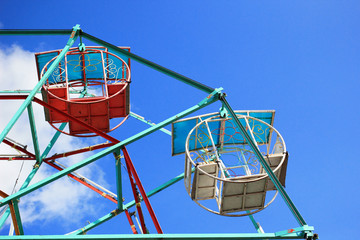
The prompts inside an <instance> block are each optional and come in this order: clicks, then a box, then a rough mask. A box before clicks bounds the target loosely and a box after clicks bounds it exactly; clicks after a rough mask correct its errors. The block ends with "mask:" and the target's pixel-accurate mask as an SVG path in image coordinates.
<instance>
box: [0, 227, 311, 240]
mask: <svg viewBox="0 0 360 240" xmlns="http://www.w3.org/2000/svg"><path fill="white" fill-rule="evenodd" d="M313 229H314V228H313V227H309V226H307V227H305V226H304V227H303V228H302V230H299V229H289V230H285V231H282V233H283V234H279V233H230V234H229V233H225V234H224V233H212V234H211V233H210V234H94V235H85V234H83V235H25V236H0V240H70V239H73V240H86V239H89V240H90V239H91V240H118V239H152V240H163V239H164V240H165V239H168V240H211V239H214V240H215V239H216V240H218V239H219V240H222V239H223V240H237V239H317V235H316V234H313V233H312V230H313Z"/></svg>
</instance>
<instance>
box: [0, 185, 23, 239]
mask: <svg viewBox="0 0 360 240" xmlns="http://www.w3.org/2000/svg"><path fill="white" fill-rule="evenodd" d="M8 196H9V195H7V194H6V193H5V192H3V191H1V190H0V197H2V198H6V197H8ZM15 201H16V200H15ZM9 208H10V214H11V219H12V221H13V224H14V229H15V234H16V235H20V228H19V225H18V222H17V220H16V215H15V209H14V205H13V203H12V201H10V202H9Z"/></svg>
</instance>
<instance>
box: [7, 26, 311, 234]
mask: <svg viewBox="0 0 360 240" xmlns="http://www.w3.org/2000/svg"><path fill="white" fill-rule="evenodd" d="M68 34H70V38H69V40H68V42H67V44H66V46H65V47H64V49H63V50H62V51H61V53H60V54H59V56H58V57H57V58H56V60H55V61H54V62H53V63H52V64H51V65H50V67H49V68H48V70H47V71H46V73H45V74H44V75H43V77H42V78H41V79H40V81H39V82H38V83H37V84H36V86H35V87H34V89H33V90H32V91H30V92H29V91H24V90H19V91H14V92H15V93H25V92H26V93H27V92H29V95H28V97H27V98H26V99H25V100H24V102H23V103H22V105H21V106H20V107H19V109H18V110H17V112H16V113H15V114H14V116H13V117H12V119H11V120H10V122H9V123H8V124H7V125H6V127H5V128H4V130H3V131H2V132H1V133H0V142H2V141H3V140H4V138H5V137H6V135H7V134H8V133H9V131H10V130H11V128H12V127H13V126H14V124H15V123H16V121H17V120H18V119H19V117H20V116H21V114H22V113H23V112H24V110H25V109H26V108H27V109H28V117H29V121H30V127H31V134H32V139H33V145H34V149H35V156H36V164H35V166H34V169H33V170H32V172H31V173H30V174H29V176H28V177H27V179H26V180H25V182H24V184H23V185H22V187H21V188H20V190H19V191H18V192H16V193H14V194H12V195H10V196H8V197H6V198H4V199H1V201H0V207H1V206H4V205H5V204H9V203H12V204H13V205H14V207H15V209H17V214H16V215H17V221H19V223H20V224H19V225H21V218H20V213H19V211H18V207H17V201H18V199H20V198H21V197H22V196H25V195H26V194H28V193H30V192H33V191H35V190H37V189H39V188H41V187H43V186H45V185H47V184H49V183H51V182H53V181H55V180H57V179H59V178H61V177H63V176H66V175H67V174H69V173H71V172H74V171H75V170H77V169H79V168H82V167H84V166H86V165H88V164H90V163H92V162H94V161H96V160H98V159H100V158H102V157H105V156H107V155H108V154H110V153H114V156H115V170H116V179H117V194H118V206H117V207H118V208H117V209H115V210H114V211H112V212H111V213H109V214H107V215H105V216H103V217H101V218H99V219H98V220H96V221H95V222H93V223H90V224H88V225H86V226H84V227H83V228H81V229H79V230H77V231H75V232H73V233H71V234H69V235H51V236H37V235H30V236H0V240H2V239H11V240H13V239H24V240H25V239H42V240H45V239H59V240H60V239H64V240H65V239H144V238H146V239H301V238H307V239H316V238H317V235H316V234H313V230H314V228H313V227H311V226H308V225H307V224H306V222H305V220H304V218H303V217H302V216H301V214H300V212H299V211H298V209H297V208H296V207H295V205H294V203H293V202H292V200H291V199H290V197H289V196H288V194H287V193H286V191H285V189H284V188H283V187H282V185H281V184H280V182H279V180H278V179H277V177H276V176H275V175H274V173H273V172H272V170H271V168H270V166H269V165H268V164H267V162H266V161H265V159H264V158H263V156H262V154H261V153H260V151H259V149H258V148H257V146H256V144H255V143H254V142H253V140H252V138H251V137H250V136H249V135H248V133H247V132H246V130H245V128H244V126H242V124H241V123H240V121H239V120H238V119H237V117H236V114H235V112H234V111H233V109H232V108H231V107H230V105H229V104H228V102H227V101H226V99H225V96H226V95H225V94H224V93H222V90H223V89H222V88H218V89H214V88H211V87H209V86H206V85H204V84H202V83H199V82H197V81H195V80H193V79H190V78H188V77H186V76H183V75H181V74H179V73H176V72H174V71H172V70H170V69H167V68H165V67H163V66H160V65H158V64H156V63H154V62H151V61H149V60H147V59H144V58H142V57H140V56H138V55H135V54H133V53H130V52H128V51H125V50H123V49H120V48H118V47H117V46H115V45H113V44H110V43H108V42H105V41H103V40H101V39H99V38H97V37H94V36H92V35H90V34H87V33H85V32H83V31H82V30H81V29H80V26H79V25H76V26H74V27H73V29H72V30H15V29H14V30H0V35H68ZM79 36H80V39H81V38H82V37H83V38H86V39H88V40H90V41H93V42H95V43H97V44H99V45H102V46H104V47H107V48H109V49H111V50H112V51H113V52H115V53H117V54H120V55H122V56H126V57H128V58H131V59H132V60H135V61H137V62H139V63H141V64H143V65H146V66H148V67H151V68H153V69H155V70H156V71H159V72H162V73H164V74H166V75H168V76H170V77H172V78H175V79H177V80H179V81H182V82H184V83H186V84H188V85H190V86H191V87H194V88H197V89H199V90H201V91H204V92H206V93H207V94H209V95H208V96H207V97H206V98H205V99H203V100H202V101H201V102H199V103H198V104H197V105H195V106H193V107H190V108H189V109H187V110H185V111H183V112H181V113H179V114H176V115H175V116H173V117H170V118H168V119H166V120H164V121H162V122H160V123H158V124H154V123H151V122H149V121H146V120H144V119H142V118H141V117H139V116H138V115H136V114H133V113H131V114H130V115H131V116H133V117H135V118H137V119H139V120H141V121H143V122H145V123H147V124H149V125H151V127H150V128H148V129H146V130H144V131H142V132H139V133H137V134H135V135H133V136H132V137H129V138H127V139H125V140H124V141H121V142H119V143H116V144H114V145H113V146H110V147H108V148H107V149H105V150H102V151H100V152H98V153H95V154H94V155H92V156H90V157H88V158H87V159H85V160H83V161H81V162H79V163H77V164H74V165H73V166H71V167H68V168H66V169H64V170H62V171H60V172H57V173H55V174H53V175H52V176H50V177H48V178H46V179H44V180H42V181H40V182H37V183H35V184H33V185H31V186H29V183H30V181H31V180H32V178H33V177H34V175H35V174H36V172H37V171H38V169H39V167H40V165H41V164H42V160H43V159H44V158H45V157H46V156H47V154H48V153H49V151H50V150H51V148H52V147H53V146H54V144H55V143H56V141H57V139H58V137H59V136H60V134H61V132H56V133H55V135H54V137H53V138H52V140H51V141H50V143H49V144H48V146H47V148H46V149H45V151H44V152H43V154H41V155H40V149H39V142H38V138H37V133H36V126H35V119H34V113H33V109H32V100H33V99H34V97H35V95H36V94H37V93H39V90H40V88H41V86H42V85H43V84H44V82H45V81H46V80H47V78H48V77H49V76H50V74H51V73H52V72H53V71H54V69H55V68H56V66H57V65H58V64H59V62H60V61H61V60H62V59H63V58H64V56H65V54H66V52H67V51H68V50H69V49H70V48H71V46H72V45H73V44H74V43H75V41H76V39H77V38H78V37H79ZM9 92H10V91H0V93H9ZM218 100H220V101H221V102H222V109H226V110H227V112H228V114H229V115H230V116H231V117H232V118H233V119H235V123H236V125H237V127H238V128H239V130H240V132H241V133H242V134H243V136H244V138H245V139H246V141H247V142H248V143H249V145H250V147H251V148H252V150H253V151H254V153H255V154H256V155H257V157H258V159H259V160H260V163H261V165H262V166H263V168H264V169H265V171H266V172H267V174H268V175H269V177H270V179H271V181H272V182H273V183H274V185H275V186H276V188H277V190H278V191H279V192H280V195H281V197H282V198H283V199H284V201H285V202H286V204H287V206H288V207H289V209H290V211H291V212H292V214H293V215H294V217H295V219H296V220H297V221H298V223H299V225H300V227H298V228H294V229H289V230H284V231H280V232H276V233H263V232H262V230H261V229H260V228H259V225H258V224H257V223H256V221H255V219H254V218H253V217H252V216H250V219H251V221H252V222H253V224H254V226H255V227H256V229H257V231H258V233H239V234H161V235H159V234H143V235H136V234H134V235H128V234H121V235H120V234H115V235H83V234H84V233H86V232H88V231H89V230H91V229H92V228H94V227H96V226H98V225H100V224H102V223H104V222H106V221H108V220H110V219H111V218H113V217H115V216H117V215H118V214H120V213H122V212H124V211H125V210H127V209H129V208H130V207H133V206H134V205H135V201H131V202H129V203H127V204H123V201H122V183H121V168H120V165H121V164H120V149H121V148H122V147H123V146H126V145H128V144H131V143H133V142H135V141H137V140H139V139H141V138H143V137H145V136H147V135H149V134H151V133H153V132H155V131H157V130H161V131H163V132H165V133H167V134H170V135H171V132H169V131H168V130H166V129H164V127H165V126H167V125H169V124H171V123H173V122H174V121H176V120H178V119H181V118H183V117H185V116H187V115H189V114H191V113H193V112H195V111H198V110H199V109H201V108H203V107H205V106H207V105H209V104H211V103H213V102H215V101H218ZM65 126H66V123H63V124H61V126H60V130H63V129H64V128H65ZM183 178H184V174H183V173H182V174H180V175H178V176H176V177H175V178H173V179H171V180H169V181H167V182H165V183H164V184H162V185H161V186H159V187H157V188H155V189H153V190H152V191H150V192H148V193H147V194H146V195H147V196H148V197H151V196H153V195H154V194H156V193H158V192H160V191H162V190H164V189H166V188H168V187H169V186H171V185H173V184H175V183H176V182H178V181H180V180H181V179H183ZM9 214H10V211H9V209H7V211H6V212H5V214H4V216H3V217H2V218H1V219H0V228H1V227H2V226H3V225H4V223H5V220H6V219H7V218H8V216H9ZM19 227H20V228H21V231H22V233H23V229H22V225H21V226H19Z"/></svg>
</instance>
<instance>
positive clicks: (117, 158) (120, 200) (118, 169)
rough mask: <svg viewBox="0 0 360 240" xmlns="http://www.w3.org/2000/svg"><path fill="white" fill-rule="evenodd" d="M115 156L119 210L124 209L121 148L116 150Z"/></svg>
mask: <svg viewBox="0 0 360 240" xmlns="http://www.w3.org/2000/svg"><path fill="white" fill-rule="evenodd" d="M114 156H115V169H116V190H117V202H118V209H119V211H123V197H122V181H121V177H122V176H121V155H120V150H119V149H117V150H116V151H115V152H114Z"/></svg>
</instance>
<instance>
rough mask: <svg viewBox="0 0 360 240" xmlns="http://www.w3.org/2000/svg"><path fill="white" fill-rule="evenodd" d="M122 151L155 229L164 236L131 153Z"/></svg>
mask: <svg viewBox="0 0 360 240" xmlns="http://www.w3.org/2000/svg"><path fill="white" fill-rule="evenodd" d="M122 151H123V153H124V158H125V161H126V166H127V168H128V171H129V172H131V174H132V176H134V178H135V181H136V184H137V186H138V187H139V190H140V193H141V195H142V197H143V199H144V202H145V204H146V207H147V209H148V211H149V214H150V216H151V219H152V220H153V222H154V225H155V228H156V230H157V232H158V233H159V234H162V233H163V231H162V229H161V227H160V224H159V222H158V220H157V218H156V215H155V212H154V210H153V208H152V206H151V204H150V201H149V198H148V197H147V196H146V192H145V190H144V188H143V186H142V184H141V181H140V178H139V176H138V174H137V172H136V170H135V167H134V165H133V163H132V161H131V159H130V156H129V153H128V151H127V150H126V148H125V147H124V148H123V149H122ZM129 175H130V173H129Z"/></svg>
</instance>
